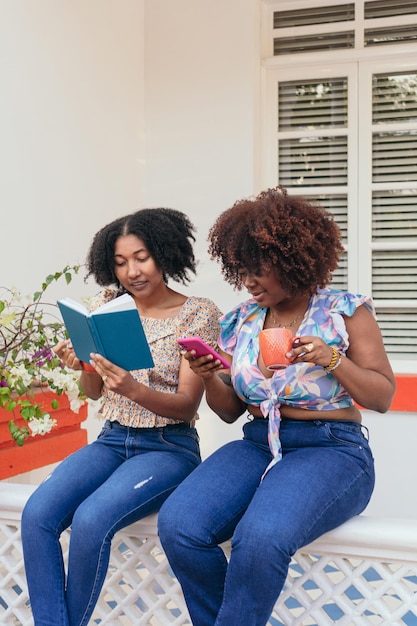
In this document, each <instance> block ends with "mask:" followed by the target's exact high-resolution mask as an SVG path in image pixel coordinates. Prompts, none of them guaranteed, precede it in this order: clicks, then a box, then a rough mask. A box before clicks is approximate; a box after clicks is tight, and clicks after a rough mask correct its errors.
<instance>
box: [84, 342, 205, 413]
mask: <svg viewBox="0 0 417 626" xmlns="http://www.w3.org/2000/svg"><path fill="white" fill-rule="evenodd" d="M92 363H93V365H94V368H95V369H96V370H97V372H98V373H99V374H100V375H101V376H102V378H103V380H104V381H105V385H106V387H107V389H109V390H110V391H114V392H116V393H119V394H121V395H123V396H126V397H127V398H129V399H130V400H133V402H136V403H137V404H140V406H143V407H144V408H145V409H148V410H149V411H152V413H156V414H157V415H161V416H163V417H167V418H170V419H175V420H180V421H182V422H191V421H192V420H193V418H194V417H195V414H196V412H197V409H198V407H199V404H200V402H201V398H202V396H203V391H204V386H203V383H202V381H201V380H200V378H199V377H198V376H196V375H195V374H194V372H193V371H192V370H191V368H190V367H189V366H188V363H186V362H185V361H184V360H182V361H181V365H180V371H179V379H178V387H177V391H176V393H168V392H163V391H156V390H154V389H150V387H147V386H146V385H144V384H143V383H140V382H138V381H137V380H135V379H134V378H133V376H132V375H131V374H130V373H129V372H127V371H126V370H124V369H122V368H121V367H117V365H114V364H113V363H111V362H110V361H108V360H107V359H105V358H104V357H103V356H101V355H99V354H95V355H94V357H93V359H92Z"/></svg>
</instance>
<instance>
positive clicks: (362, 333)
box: [332, 305, 395, 413]
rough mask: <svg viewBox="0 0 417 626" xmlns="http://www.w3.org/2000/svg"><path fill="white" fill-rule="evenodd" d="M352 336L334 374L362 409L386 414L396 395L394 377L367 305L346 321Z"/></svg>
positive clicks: (376, 326) (358, 309)
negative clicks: (345, 354)
mask: <svg viewBox="0 0 417 626" xmlns="http://www.w3.org/2000/svg"><path fill="white" fill-rule="evenodd" d="M345 323H346V329H347V331H348V334H349V349H348V351H347V358H344V357H342V360H341V363H340V366H339V367H338V368H336V369H335V370H334V371H333V372H332V373H333V375H334V376H335V378H337V380H338V381H339V382H340V383H341V384H342V385H343V387H344V388H345V389H346V391H348V392H349V393H350V395H351V396H352V398H353V399H354V400H355V401H356V402H357V403H358V404H360V405H361V406H363V407H364V408H366V409H371V410H373V411H379V412H380V413H385V412H386V411H388V409H389V408H390V406H391V402H392V399H393V397H394V393H395V376H394V373H393V371H392V369H391V365H390V362H389V360H388V356H387V353H386V352H385V348H384V343H383V340H382V335H381V331H380V329H379V326H378V324H377V322H376V320H375V318H374V317H373V315H372V314H371V313H370V311H368V309H366V307H365V306H363V305H362V306H360V307H358V308H357V309H356V311H355V313H354V314H353V315H352V317H346V318H345Z"/></svg>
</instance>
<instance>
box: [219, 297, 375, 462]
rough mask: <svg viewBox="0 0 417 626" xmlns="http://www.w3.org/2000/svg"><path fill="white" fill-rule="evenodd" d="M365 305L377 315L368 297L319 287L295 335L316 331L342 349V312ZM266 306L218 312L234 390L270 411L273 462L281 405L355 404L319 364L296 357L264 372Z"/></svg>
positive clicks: (323, 407)
mask: <svg viewBox="0 0 417 626" xmlns="http://www.w3.org/2000/svg"><path fill="white" fill-rule="evenodd" d="M361 305H365V306H366V307H367V308H368V309H369V311H371V313H372V314H373V315H374V316H375V309H374V305H373V302H372V299H371V298H369V297H367V296H360V295H354V294H351V293H348V292H346V291H339V290H336V289H329V288H326V289H319V290H318V292H317V293H316V294H315V295H313V296H311V298H310V302H309V306H308V309H307V311H306V313H305V315H304V319H303V320H302V322H301V324H300V326H299V328H298V331H297V336H299V335H312V336H316V337H320V338H321V339H323V341H324V342H325V343H327V344H328V345H329V346H331V347H333V346H334V347H335V348H336V349H337V350H338V351H339V352H340V353H341V354H346V351H347V349H348V348H349V336H348V333H347V330H346V325H345V321H344V318H343V316H344V315H347V316H349V317H350V316H352V315H353V313H354V312H355V310H356V309H357V307H359V306H361ZM266 313H267V309H264V308H261V307H259V305H258V304H257V303H256V302H255V300H253V299H251V300H247V301H246V302H243V303H241V304H240V305H238V306H237V307H236V308H235V309H233V310H232V311H230V312H229V313H227V314H226V315H224V316H223V317H221V318H220V326H221V334H220V339H219V346H220V347H221V348H222V349H223V350H224V351H225V352H227V353H228V354H231V355H232V356H233V362H232V366H231V376H232V382H233V387H234V389H235V391H236V393H237V395H238V396H239V397H240V398H241V399H242V400H243V401H244V402H245V403H246V404H251V405H257V406H259V407H260V409H261V412H262V414H263V415H264V416H265V417H269V445H270V448H271V452H272V454H273V456H274V461H273V464H274V463H276V462H277V461H279V460H280V458H281V444H280V442H279V421H280V411H279V408H280V405H281V404H286V405H288V406H292V407H298V408H304V409H310V410H315V411H329V410H332V409H339V408H344V407H349V406H352V405H353V400H352V398H351V396H350V395H349V394H348V392H347V391H346V390H345V389H344V388H343V387H342V386H341V385H340V383H338V381H337V380H336V378H335V377H334V376H333V375H332V374H331V373H327V372H326V371H325V370H324V369H323V367H321V366H319V365H315V364H313V363H298V364H295V365H289V366H288V367H287V368H285V369H281V370H276V371H275V372H274V374H273V375H272V377H271V378H265V376H264V375H263V374H262V372H261V370H260V369H259V367H258V357H259V340H258V335H259V332H260V331H261V330H262V329H263V326H264V322H265V317H266Z"/></svg>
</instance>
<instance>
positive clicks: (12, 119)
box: [0, 0, 145, 294]
mask: <svg viewBox="0 0 417 626" xmlns="http://www.w3.org/2000/svg"><path fill="white" fill-rule="evenodd" d="M142 5H143V3H142V2H140V1H139V2H138V1H137V0H123V3H119V2H116V1H112V0H36V1H35V2H34V1H32V0H2V1H1V4H0V76H1V97H0V138H1V139H0V170H1V173H0V211H1V226H0V228H1V231H2V235H3V237H2V245H1V246H0V267H1V275H0V285H2V284H6V285H10V284H14V285H16V286H17V287H18V288H19V289H21V290H22V292H23V293H25V294H26V293H31V292H33V291H35V290H37V288H38V285H39V283H40V282H41V281H42V280H43V278H44V277H45V276H46V275H47V274H49V273H51V272H55V271H56V270H59V269H62V267H64V266H65V265H66V264H67V263H71V264H72V263H77V262H83V261H84V259H85V255H86V251H87V248H88V246H89V244H90V241H91V239H92V237H93V235H94V233H95V232H96V231H97V230H98V228H99V227H101V226H103V225H104V224H105V223H107V222H108V221H110V219H113V218H115V217H117V216H119V215H121V214H124V213H128V212H130V211H132V210H134V209H135V208H137V207H138V206H139V205H141V204H142V203H143V192H142V187H143V179H144V160H145V152H144V123H143V115H144V100H143V94H144V87H143V81H144V63H143V59H144V36H143V24H144V22H143V6H142ZM4 235H6V237H5V236H4ZM64 288H65V287H64V286H62V287H60V289H64ZM91 289H94V288H93V287H91ZM80 291H83V283H82V280H80V281H79V286H77V289H76V292H75V293H76V294H79V293H80ZM88 291H89V290H88Z"/></svg>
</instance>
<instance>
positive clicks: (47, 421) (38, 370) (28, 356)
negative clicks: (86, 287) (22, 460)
mask: <svg viewBox="0 0 417 626" xmlns="http://www.w3.org/2000/svg"><path fill="white" fill-rule="evenodd" d="M78 271H79V266H72V267H70V266H67V267H65V268H64V269H63V270H62V271H61V272H56V273H55V274H50V275H49V276H47V277H46V279H45V281H44V282H43V283H42V287H41V289H40V291H36V292H35V293H34V294H33V297H32V299H31V300H30V301H29V302H25V301H24V298H22V296H21V294H20V293H19V292H18V291H17V290H16V289H14V288H12V289H9V288H6V287H0V407H3V408H4V409H6V410H7V411H10V413H11V414H13V417H12V419H11V420H10V421H9V431H10V434H11V437H12V439H14V440H15V441H16V443H17V445H19V446H22V445H23V444H24V442H25V440H26V439H27V438H28V437H29V435H30V434H32V435H33V436H34V435H38V434H40V435H43V434H45V433H47V432H49V431H50V430H51V429H52V428H53V427H54V426H55V425H56V420H54V419H53V418H52V417H51V415H50V414H49V413H48V412H46V411H44V410H43V409H42V406H41V405H40V404H39V403H36V402H35V401H34V388H36V387H46V388H49V389H51V390H52V391H54V392H55V393H56V394H57V395H58V396H59V395H61V394H63V393H65V394H66V395H67V396H68V398H69V401H70V407H71V409H72V410H73V411H75V412H78V410H79V408H80V406H81V405H83V404H84V403H85V402H86V397H85V396H84V394H83V392H82V390H81V387H80V385H79V375H80V372H75V371H73V370H66V369H65V367H64V365H63V363H62V362H61V360H60V359H59V357H58V356H57V355H56V354H55V353H54V352H53V348H54V346H55V345H56V344H57V343H58V342H60V341H62V340H63V339H66V338H67V333H66V330H65V326H64V324H63V322H62V321H61V320H60V319H59V318H58V317H57V315H56V313H57V305H56V304H51V303H47V302H43V296H44V293H45V291H46V290H47V288H48V286H49V285H50V284H51V283H52V282H53V281H57V280H59V279H60V278H61V277H63V278H64V279H65V281H66V283H67V284H68V283H70V282H71V280H72V277H73V275H74V274H77V273H78ZM58 405H59V402H58V401H57V400H56V399H55V400H53V401H52V403H51V406H52V408H54V409H56V408H58ZM16 413H19V414H20V416H21V417H23V419H24V421H25V423H26V424H27V425H24V426H23V427H19V426H18V425H17V424H16V423H15V419H14V418H15V417H16Z"/></svg>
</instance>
